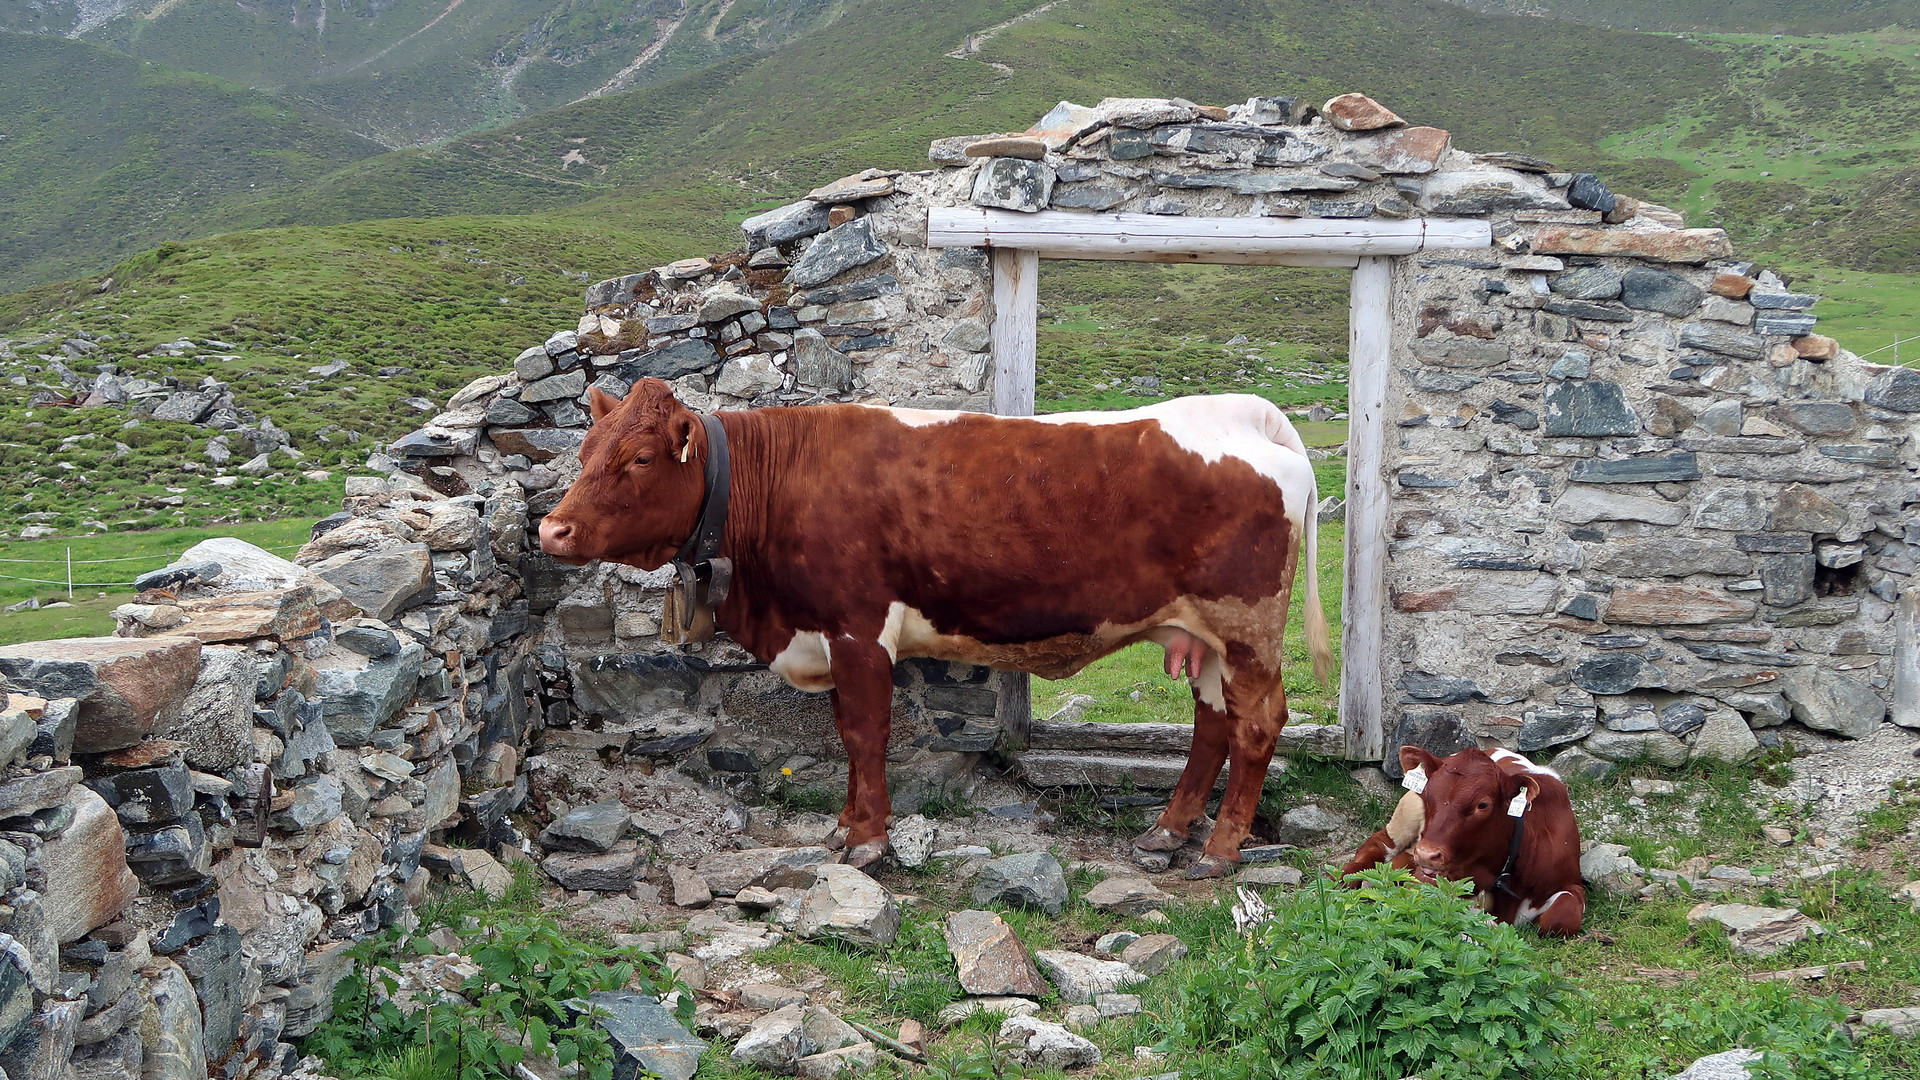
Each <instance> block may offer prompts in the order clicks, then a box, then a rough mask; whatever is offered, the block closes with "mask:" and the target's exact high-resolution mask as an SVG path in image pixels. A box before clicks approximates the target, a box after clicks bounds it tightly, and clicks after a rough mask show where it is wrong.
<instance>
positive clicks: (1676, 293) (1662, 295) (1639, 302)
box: [1620, 266, 1707, 319]
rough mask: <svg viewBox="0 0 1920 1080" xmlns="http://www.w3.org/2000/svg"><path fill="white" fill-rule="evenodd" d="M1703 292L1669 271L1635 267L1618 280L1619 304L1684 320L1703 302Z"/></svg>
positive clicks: (1704, 296)
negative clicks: (1619, 284) (1619, 281)
mask: <svg viewBox="0 0 1920 1080" xmlns="http://www.w3.org/2000/svg"><path fill="white" fill-rule="evenodd" d="M1706 295H1707V294H1706V290H1704V289H1702V288H1700V287H1699V286H1697V285H1695V284H1694V283H1693V282H1691V281H1688V280H1687V279H1686V278H1684V277H1681V276H1680V275H1679V274H1676V273H1674V272H1673V271H1671V270H1657V269H1655V268H1653V267H1651V266H1636V267H1634V268H1632V269H1630V270H1628V271H1627V272H1626V274H1625V276H1624V277H1623V278H1622V280H1621V293H1620V302H1621V303H1623V304H1625V305H1627V306H1628V307H1630V308H1637V309H1639V310H1641V311H1657V312H1659V313H1660V314H1662V315H1671V316H1672V317H1674V318H1676V319H1684V318H1686V317H1687V316H1688V315H1691V314H1692V313H1693V309H1694V308H1697V307H1699V306H1700V301H1702V300H1704V299H1706Z"/></svg>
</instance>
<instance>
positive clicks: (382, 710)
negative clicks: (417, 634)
mask: <svg viewBox="0 0 1920 1080" xmlns="http://www.w3.org/2000/svg"><path fill="white" fill-rule="evenodd" d="M356 561H358V560H356ZM426 653H427V650H426V646H424V645H421V644H420V643H419V642H417V641H407V642H406V643H404V644H403V645H402V646H401V647H400V651H399V652H398V653H396V654H394V655H393V656H389V657H384V658H382V659H379V660H372V659H369V658H366V657H361V656H358V655H356V654H351V653H345V652H341V653H337V654H331V655H328V656H325V657H322V658H321V659H320V660H319V661H318V662H316V663H315V665H314V667H315V669H316V671H315V674H316V675H317V677H318V678H317V682H318V686H319V691H320V694H319V696H320V698H321V701H322V707H321V708H322V715H323V716H324V718H325V725H326V729H327V731H328V733H329V737H330V738H331V739H332V741H333V742H334V743H335V744H336V745H339V746H365V745H366V744H367V742H368V740H370V739H371V738H372V737H373V732H374V729H375V728H378V727H380V726H381V725H382V724H385V723H386V722H387V721H388V720H389V719H391V718H392V717H393V715H394V713H396V712H398V711H399V710H400V707H401V706H402V705H405V704H406V703H407V702H408V701H409V700H410V699H411V698H412V697H413V691H414V687H415V686H417V685H418V684H419V681H420V663H421V661H422V660H424V659H426Z"/></svg>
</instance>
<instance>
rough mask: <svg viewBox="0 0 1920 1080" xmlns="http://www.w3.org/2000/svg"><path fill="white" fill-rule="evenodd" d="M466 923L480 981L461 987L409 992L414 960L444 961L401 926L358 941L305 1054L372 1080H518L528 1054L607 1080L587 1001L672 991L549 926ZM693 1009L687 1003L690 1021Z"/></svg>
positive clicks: (637, 959)
mask: <svg viewBox="0 0 1920 1080" xmlns="http://www.w3.org/2000/svg"><path fill="white" fill-rule="evenodd" d="M465 921H466V922H467V923H468V927H467V929H466V931H465V933H464V934H463V940H462V948H463V950H465V951H466V952H467V954H468V956H469V958H470V959H471V960H472V962H473V963H474V964H476V965H477V966H478V967H479V971H478V972H477V973H476V974H474V975H472V976H470V977H468V978H467V979H465V980H464V981H463V982H462V983H461V984H459V986H458V988H457V989H450V988H448V987H446V986H444V985H430V986H424V987H412V986H409V985H406V984H403V981H402V970H403V966H404V964H405V962H406V961H407V960H408V959H410V958H411V957H414V956H427V955H431V954H433V953H435V952H436V951H438V950H437V949H436V947H435V946H434V945H433V943H432V942H429V941H428V940H427V939H426V938H424V937H419V936H415V935H413V934H409V933H407V932H406V931H404V930H401V929H399V928H397V927H396V928H393V929H389V930H387V931H386V932H384V933H382V934H379V935H375V936H372V937H368V938H365V939H363V940H361V941H359V942H356V943H355V944H354V945H353V946H352V947H351V948H350V949H349V950H348V956H349V957H350V958H351V959H352V963H353V970H352V971H351V973H350V974H349V975H348V976H347V977H346V978H344V979H342V980H341V982H340V985H339V986H338V987H337V988H336V990H335V992H334V1011H333V1017H332V1019H330V1020H329V1021H328V1022H327V1023H325V1024H323V1025H322V1026H321V1028H320V1029H319V1030H318V1031H317V1032H315V1033H314V1035H313V1036H312V1037H311V1038H310V1039H308V1040H307V1042H306V1045H305V1047H304V1049H305V1050H306V1051H307V1052H309V1053H317V1054H319V1055H320V1056H322V1057H323V1058H325V1059H326V1060H327V1062H328V1067H329V1069H331V1070H333V1071H336V1072H337V1073H339V1074H340V1075H342V1076H347V1077H364V1078H368V1080H376V1078H377V1080H407V1078H410V1077H413V1076H433V1077H436V1078H447V1080H495V1078H508V1077H512V1076H514V1075H515V1072H516V1068H517V1067H518V1066H519V1064H520V1063H521V1062H522V1061H523V1060H526V1059H527V1058H528V1057H529V1056H533V1057H539V1058H550V1059H551V1060H552V1061H553V1062H554V1063H555V1064H556V1065H558V1066H560V1067H561V1068H563V1069H564V1068H569V1067H577V1069H578V1072H577V1075H578V1076H580V1077H582V1078H584V1080H609V1078H611V1077H612V1075H613V1050H612V1046H611V1044H610V1043H609V1042H608V1039H607V1036H606V1035H605V1033H603V1032H602V1031H601V1030H600V1029H599V1028H598V1027H596V1026H595V1024H594V1019H595V1012H594V1010H593V1009H592V1008H590V1007H589V1006H588V1005H587V1004H586V1000H587V997H588V995H590V994H592V993H594V992H596V991H602V990H617V989H622V988H632V989H635V990H638V991H639V992H641V993H645V994H652V995H657V994H659V993H661V992H662V991H663V990H664V989H667V988H670V987H671V985H672V981H671V978H670V977H668V976H666V975H665V971H664V968H662V967H661V966H660V964H659V962H658V960H657V959H656V958H655V957H653V956H651V955H650V954H648V953H645V952H643V951H641V950H638V949H612V948H606V947H602V946H598V945H594V944H591V943H588V942H584V941H581V940H580V939H578V938H577V937H574V936H571V935H569V934H567V933H565V932H563V931H562V930H561V928H560V926H559V924H557V923H556V922H554V921H553V920H552V919H550V918H547V917H544V916H537V915H528V914H525V913H524V912H518V911H505V912H487V913H483V914H481V915H478V916H474V917H470V918H468V919H466V920H465ZM692 1005H693V1002H692V999H691V998H690V997H687V996H682V997H681V999H680V1010H681V1013H682V1016H683V1017H686V1016H690V1015H691V1013H692Z"/></svg>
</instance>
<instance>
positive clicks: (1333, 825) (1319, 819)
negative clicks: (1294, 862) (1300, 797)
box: [1274, 803, 1348, 847]
mask: <svg viewBox="0 0 1920 1080" xmlns="http://www.w3.org/2000/svg"><path fill="white" fill-rule="evenodd" d="M1347 825H1348V822H1347V820H1346V819H1345V818H1342V817H1340V816H1339V815H1337V814H1331V813H1328V812H1327V811H1326V810H1323V809H1321V808H1320V807H1319V806H1318V805H1316V804H1314V803H1308V804H1307V805H1305V806H1296V807H1294V808H1293V809H1291V810H1289V811H1287V812H1286V813H1284V814H1282V815H1280V824H1279V825H1278V826H1277V827H1276V828H1275V829H1274V842H1275V843H1280V844H1292V845H1293V846H1294V847H1314V846H1316V845H1319V844H1324V843H1326V842H1327V841H1328V840H1330V839H1332V837H1333V834H1334V833H1337V832H1339V831H1340V830H1341V829H1344V828H1346V827H1347Z"/></svg>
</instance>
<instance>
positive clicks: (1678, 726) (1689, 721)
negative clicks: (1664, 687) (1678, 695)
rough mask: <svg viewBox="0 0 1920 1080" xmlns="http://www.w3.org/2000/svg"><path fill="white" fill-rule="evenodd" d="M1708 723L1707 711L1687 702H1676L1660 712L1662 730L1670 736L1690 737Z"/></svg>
mask: <svg viewBox="0 0 1920 1080" xmlns="http://www.w3.org/2000/svg"><path fill="white" fill-rule="evenodd" d="M1706 722H1707V710H1705V709H1703V708H1701V707H1700V706H1698V705H1695V704H1693V703H1691V702H1687V701H1676V702H1673V703H1672V704H1670V705H1668V706H1667V707H1666V708H1663V709H1661V710H1660V730H1661V731H1664V732H1666V733H1667V734H1669V735H1688V734H1691V733H1693V732H1694V731H1697V730H1699V728H1700V727H1701V726H1702V725H1703V724H1705V723H1706Z"/></svg>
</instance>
